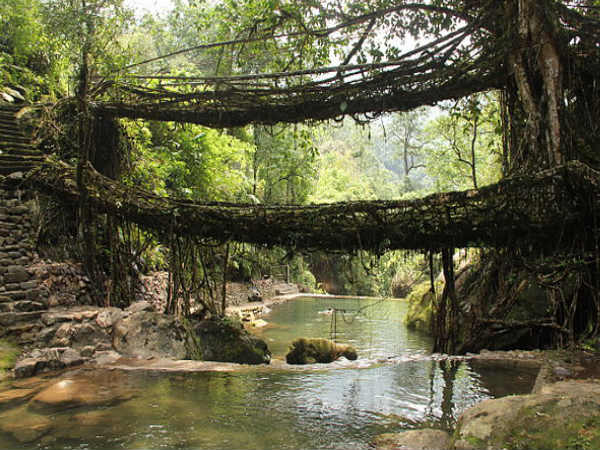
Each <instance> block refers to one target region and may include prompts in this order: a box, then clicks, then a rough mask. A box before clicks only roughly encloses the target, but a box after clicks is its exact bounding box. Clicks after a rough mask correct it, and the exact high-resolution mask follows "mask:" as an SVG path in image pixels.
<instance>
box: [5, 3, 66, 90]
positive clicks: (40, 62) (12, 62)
mask: <svg viewBox="0 0 600 450" xmlns="http://www.w3.org/2000/svg"><path fill="white" fill-rule="evenodd" d="M51 31H52V30H50V29H48V27H47V26H46V25H45V23H44V15H43V10H42V4H41V2H40V1H38V0H5V1H3V2H1V3H0V89H1V88H2V87H3V86H4V87H11V88H13V89H17V90H19V91H21V93H22V94H24V96H25V97H26V98H27V99H28V100H30V101H36V100H43V99H45V97H46V96H51V97H52V96H53V94H54V91H55V90H57V89H58V90H60V88H61V86H60V82H59V80H60V71H61V70H62V69H64V67H65V64H64V61H63V58H62V56H61V55H60V52H59V44H58V41H57V39H56V37H55V36H53V35H52V33H51Z"/></svg>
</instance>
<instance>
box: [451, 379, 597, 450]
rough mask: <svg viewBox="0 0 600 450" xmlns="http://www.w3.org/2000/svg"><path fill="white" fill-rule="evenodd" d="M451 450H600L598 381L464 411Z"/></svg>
mask: <svg viewBox="0 0 600 450" xmlns="http://www.w3.org/2000/svg"><path fill="white" fill-rule="evenodd" d="M454 446H455V449H456V450H475V449H492V448H493V449H496V448H527V449H532V450H535V449H550V448H590V449H591V448H600V381H598V380H585V381H575V380H571V381H562V382H559V383H554V384H550V385H546V386H543V387H542V388H541V389H540V391H539V392H538V393H536V394H530V395H520V396H510V397H504V398H499V399H491V400H486V401H484V402H481V403H479V404H477V405H475V406H474V407H472V408H470V409H468V410H467V411H465V412H464V413H463V414H462V416H461V417H460V419H459V421H458V424H457V427H456V431H455V433H454Z"/></svg>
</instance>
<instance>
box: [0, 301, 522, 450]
mask: <svg viewBox="0 0 600 450" xmlns="http://www.w3.org/2000/svg"><path fill="white" fill-rule="evenodd" d="M338 302H344V303H341V304H340V305H339V306H348V305H363V306H364V304H365V302H364V301H355V302H354V301H353V302H352V303H347V302H345V301H343V300H342V301H338ZM330 305H331V302H327V304H325V302H323V301H318V302H315V301H310V300H302V301H298V302H290V303H287V304H284V305H281V307H280V308H278V309H276V310H275V311H273V314H272V315H271V316H270V317H269V320H270V321H271V322H275V324H276V325H277V326H273V327H272V328H271V329H270V330H266V331H264V332H263V335H264V336H265V338H269V339H274V340H278V341H280V342H276V343H275V344H273V347H274V348H275V349H279V350H275V351H274V353H275V354H277V352H279V354H280V355H282V354H283V353H284V352H285V349H286V347H287V345H288V342H289V341H291V340H292V339H294V338H296V337H299V336H312V337H325V336H326V334H325V335H324V334H323V333H327V332H328V331H329V328H328V326H329V324H328V320H329V319H328V318H327V316H326V315H319V314H318V311H320V310H323V309H324V308H325V307H328V306H330ZM335 305H336V303H335V302H333V306H334V307H335ZM359 307H360V306H359ZM380 308H381V309H379V310H376V309H375V308H373V309H372V310H371V311H369V313H368V314H364V315H361V316H357V317H356V318H355V320H354V321H353V322H352V323H349V324H347V325H348V326H347V327H345V328H343V329H341V330H340V333H343V334H342V336H343V339H344V340H345V341H346V342H353V343H354V345H355V346H356V347H357V348H358V350H359V357H360V358H363V359H367V360H373V359H379V358H384V359H387V358H390V357H392V358H393V359H391V360H389V362H388V363H386V364H379V365H376V366H371V367H368V368H363V369H358V368H352V369H338V370H319V371H307V372H290V371H276V370H268V371H265V370H256V371H249V372H248V371H246V372H237V373H216V372H215V373H210V372H209V373H193V374H169V375H167V374H143V373H133V372H129V373H126V372H118V371H88V370H79V371H76V372H71V373H68V374H65V375H64V376H63V377H66V378H71V379H73V378H80V379H82V380H88V382H89V383H92V384H93V386H95V388H96V389H98V390H100V391H102V392H106V391H109V390H111V389H113V390H116V388H117V387H121V388H122V387H123V386H126V387H127V389H128V390H130V391H132V392H133V398H130V399H129V400H125V401H122V402H121V403H118V404H114V405H112V406H102V407H93V408H92V407H86V406H80V407H77V408H71V409H64V408H63V409H54V410H52V409H50V410H46V411H45V412H44V413H43V414H42V413H40V411H39V410H36V409H35V408H33V407H32V405H31V403H27V402H24V403H22V404H19V405H8V404H5V405H0V448H22V449H33V448H45V449H63V448H64V449H73V448H95V449H104V448H107V449H108V448H132V449H136V448H148V449H158V448H185V449H222V448H236V449H276V448H277V449H304V448H315V449H316V448H328V449H337V448H339V449H346V448H352V449H366V448H368V443H369V442H370V441H371V440H372V438H373V437H374V436H375V435H377V434H380V433H385V432H397V431H400V430H402V429H407V428H414V427H418V426H434V427H438V428H451V427H452V426H453V424H454V422H455V420H456V418H457V416H458V414H460V412H461V411H463V410H464V409H465V408H467V407H469V406H470V405H472V404H474V403H476V402H478V401H480V400H482V399H485V398H489V397H490V396H491V395H492V394H493V393H498V392H506V391H511V393H519V392H525V391H527V390H528V389H530V388H531V384H532V383H533V376H530V377H529V378H527V375H523V374H521V373H516V372H512V373H508V374H507V373H504V376H502V377H498V376H496V374H497V371H494V370H492V371H490V370H488V371H487V372H486V371H485V370H483V371H481V372H480V371H478V370H475V369H474V368H473V367H472V366H471V365H469V364H468V363H466V362H460V361H434V360H431V359H426V358H421V359H416V360H410V359H411V358H412V357H414V355H422V356H426V355H427V349H428V348H429V346H430V342H429V340H428V338H426V337H423V336H419V335H416V334H412V333H410V332H409V331H408V330H406V328H405V327H404V326H403V325H402V323H401V316H402V314H403V312H404V310H405V308H406V305H405V304H404V303H402V302H389V303H386V304H382V305H380ZM506 376H508V378H506ZM519 377H520V378H519ZM507 380H508V382H507ZM518 380H521V381H522V384H519V383H518V382H516V381H518ZM50 382H56V380H53V381H50ZM41 383H42V384H41V385H39V386H38V387H36V389H39V388H41V387H43V386H44V383H48V381H43V380H42V382H41ZM507 386H508V387H507ZM9 387H10V386H8V385H6V386H5V388H9ZM1 389H2V388H0V390H1ZM19 423H28V424H30V427H35V426H38V430H39V431H40V434H39V435H35V434H31V433H30V434H27V433H23V432H22V430H21V431H19V429H18V426H16V425H18V424H19ZM36 424H37V425H36ZM40 427H42V428H40ZM43 427H45V428H43Z"/></svg>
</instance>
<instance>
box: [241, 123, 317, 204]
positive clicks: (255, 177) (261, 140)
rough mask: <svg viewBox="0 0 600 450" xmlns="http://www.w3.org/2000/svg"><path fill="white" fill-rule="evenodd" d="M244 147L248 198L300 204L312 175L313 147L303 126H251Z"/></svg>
mask: <svg viewBox="0 0 600 450" xmlns="http://www.w3.org/2000/svg"><path fill="white" fill-rule="evenodd" d="M254 144H255V145H254V146H253V147H248V152H247V157H248V159H249V162H250V164H249V171H248V178H249V179H250V180H251V182H252V191H251V193H252V197H251V198H252V199H253V200H254V201H255V202H259V203H265V204H273V203H287V204H303V203H305V202H306V199H307V196H308V193H309V189H310V187H311V184H312V181H313V179H314V176H315V163H316V160H317V156H318V153H317V148H316V147H315V145H314V143H313V135H312V130H311V129H310V128H308V127H305V126H293V127H291V126H277V127H273V128H270V129H267V128H265V127H259V126H255V127H254Z"/></svg>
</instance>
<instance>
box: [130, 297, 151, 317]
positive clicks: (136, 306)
mask: <svg viewBox="0 0 600 450" xmlns="http://www.w3.org/2000/svg"><path fill="white" fill-rule="evenodd" d="M125 311H127V312H130V313H131V314H135V313H138V312H142V311H150V312H154V307H153V306H152V305H151V304H150V303H149V302H147V301H145V300H142V301H140V302H135V303H132V304H131V305H129V307H127V309H126V310H125Z"/></svg>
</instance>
